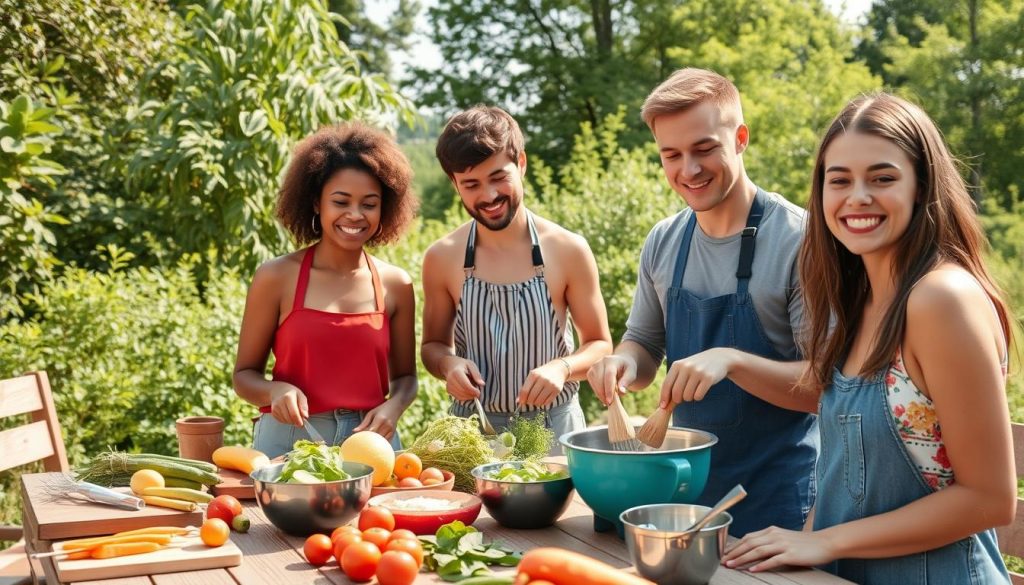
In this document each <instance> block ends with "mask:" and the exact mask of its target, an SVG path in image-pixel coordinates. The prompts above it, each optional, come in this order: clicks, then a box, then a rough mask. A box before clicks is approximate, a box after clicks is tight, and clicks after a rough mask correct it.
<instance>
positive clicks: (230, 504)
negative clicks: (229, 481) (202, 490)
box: [210, 495, 242, 517]
mask: <svg viewBox="0 0 1024 585" xmlns="http://www.w3.org/2000/svg"><path fill="white" fill-rule="evenodd" d="M213 502H220V503H221V505H222V506H224V507H225V508H227V509H228V510H231V516H232V517H235V516H238V515H239V514H241V513H242V503H241V502H239V501H238V498H236V497H235V496H228V495H223V496H217V497H216V498H213ZM213 502H210V503H211V504H212V503H213Z"/></svg>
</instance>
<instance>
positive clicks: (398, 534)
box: [388, 528, 420, 542]
mask: <svg viewBox="0 0 1024 585" xmlns="http://www.w3.org/2000/svg"><path fill="white" fill-rule="evenodd" d="M400 538H404V539H406V540H415V541H416V542H419V541H420V538H419V537H418V536H416V533H415V532H413V531H412V530H406V529H405V528H399V529H398V530H392V531H391V538H389V539H388V542H391V541H392V540H398V539H400Z"/></svg>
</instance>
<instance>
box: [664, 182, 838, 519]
mask: <svg viewBox="0 0 1024 585" xmlns="http://www.w3.org/2000/svg"><path fill="white" fill-rule="evenodd" d="M765 198H766V194H765V192H764V191H762V190H761V189H760V188H758V190H757V194H756V195H755V197H754V201H753V204H752V205H751V208H750V213H749V214H748V216H747V227H746V228H744V230H743V234H742V236H741V240H740V257H739V262H738V267H737V269H736V279H737V282H736V292H735V293H734V294H727V295H722V296H718V297H713V298H708V299H702V298H700V297H698V296H696V295H694V294H692V293H690V292H689V291H687V290H685V289H684V288H683V287H682V283H683V274H684V273H685V272H686V261H687V256H688V255H689V252H690V241H691V240H692V238H693V231H694V229H695V227H696V225H697V217H696V214H693V215H691V216H690V220H689V222H688V223H687V224H686V231H685V232H684V234H683V242H682V245H681V246H680V248H679V256H678V257H677V259H676V267H675V272H674V274H673V276H672V286H671V287H670V288H669V289H668V300H667V305H668V306H667V310H666V313H667V314H666V320H665V353H666V358H667V366H668V367H671V366H672V362H674V361H677V360H680V359H682V358H685V357H688V356H691V355H694V354H696V353H700V352H701V351H704V350H706V349H711V348H714V347H733V348H736V349H739V350H742V351H745V352H748V353H752V354H756V355H760V356H764V357H766V358H769V359H773V360H781V361H786V360H794V359H797V356H796V355H788V356H783V355H780V354H779V353H778V352H777V351H776V350H775V348H774V347H773V346H772V344H771V342H770V341H769V340H768V338H767V336H766V335H765V333H764V329H763V328H762V326H761V322H760V320H759V319H758V318H757V313H756V311H755V310H754V304H753V300H752V298H751V296H750V293H749V292H747V287H748V286H749V284H750V277H751V274H752V272H751V267H752V265H753V262H754V241H755V237H756V235H757V229H758V226H759V225H760V223H761V216H762V215H763V214H764V205H765ZM673 424H674V425H675V426H682V427H688V428H695V429H700V430H705V431H709V432H711V433H714V434H715V435H717V436H718V444H717V445H715V446H714V447H713V448H712V451H711V473H710V476H709V477H708V483H707V487H705V489H704V493H703V494H702V495H701V497H700V498H699V499H698V500H697V503H699V504H702V505H706V506H710V505H712V504H714V503H715V502H717V501H718V500H719V499H720V498H721V497H722V496H724V495H725V494H726V492H728V491H729V490H730V489H732V487H733V486H735V485H736V484H742V485H743V487H744V488H746V490H747V494H748V495H747V497H746V498H745V499H744V500H743V501H741V502H740V503H738V504H736V506H735V507H734V508H733V509H732V510H731V511H730V513H731V514H732V516H733V518H734V520H733V523H732V525H731V526H730V527H729V533H730V534H732V535H733V536H743V535H744V534H746V533H748V532H752V531H754V530H760V529H762V528H766V527H768V526H772V525H774V526H780V527H783V528H789V529H794V530H799V529H800V528H801V527H802V526H803V523H804V520H806V518H807V513H808V511H809V510H810V508H811V505H812V504H813V503H814V481H813V479H814V460H815V457H816V456H817V452H818V436H817V434H818V433H817V420H816V417H815V416H814V415H810V414H806V413H800V412H794V411H791V410H785V409H782V408H778V407H776V406H773V405H771V404H769V403H767V402H765V401H763V400H761V399H760V398H757V397H755V396H753V395H751V394H748V393H747V392H745V391H743V390H742V389H740V387H739V386H737V385H736V384H734V383H732V382H731V381H730V380H729V379H725V380H722V381H721V382H719V383H718V384H715V385H714V386H712V387H711V389H710V390H709V391H708V393H707V395H706V396H705V397H704V399H703V400H701V401H698V402H684V403H683V404H680V405H678V406H676V408H675V412H674V413H673Z"/></svg>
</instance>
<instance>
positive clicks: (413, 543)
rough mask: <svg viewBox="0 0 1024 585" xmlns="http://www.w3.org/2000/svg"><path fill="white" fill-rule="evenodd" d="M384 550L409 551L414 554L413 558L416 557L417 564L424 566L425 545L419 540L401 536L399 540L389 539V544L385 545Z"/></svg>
mask: <svg viewBox="0 0 1024 585" xmlns="http://www.w3.org/2000/svg"><path fill="white" fill-rule="evenodd" d="M384 550H386V551H387V550H400V551H402V552H407V553H409V554H410V555H412V558H414V559H416V566H417V567H422V566H423V545H421V544H420V541H419V540H410V539H408V538H399V539H398V540H389V541H388V545H387V546H386V547H384Z"/></svg>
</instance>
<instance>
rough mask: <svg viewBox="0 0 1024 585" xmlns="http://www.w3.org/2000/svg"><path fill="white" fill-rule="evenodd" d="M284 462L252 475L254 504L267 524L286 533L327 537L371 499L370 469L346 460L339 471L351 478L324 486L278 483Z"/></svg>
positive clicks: (324, 484)
mask: <svg viewBox="0 0 1024 585" xmlns="http://www.w3.org/2000/svg"><path fill="white" fill-rule="evenodd" d="M284 465H285V464H284V463H276V464H272V465H267V466H264V467H261V468H259V469H257V470H255V471H253V472H252V473H251V474H249V476H250V477H252V479H253V481H254V483H255V484H256V501H257V502H258V503H259V506H260V509H261V510H263V514H264V515H265V516H266V517H267V520H270V523H271V524H273V525H274V526H277V527H278V528H280V529H281V530H283V531H285V532H287V533H288V534H293V535H295V536H308V535H310V534H313V533H314V532H321V533H324V534H330V533H331V531H332V530H334V529H335V528H337V527H339V526H342V525H344V524H347V523H348V521H349V520H351V519H353V518H355V517H356V515H357V514H359V511H360V510H362V509H363V506H365V505H366V502H367V500H369V499H370V489H371V488H372V487H373V468H372V467H370V466H369V465H365V464H363V463H356V462H354V461H346V462H345V463H344V464H343V466H342V469H344V470H345V473H348V474H349V475H350V476H351V477H350V478H349V479H343V480H340V481H327V482H324V483H278V482H275V481H273V480H274V479H276V478H277V477H278V476H279V475H281V468H282V467H283V466H284Z"/></svg>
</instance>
